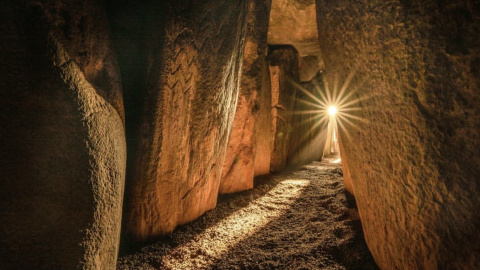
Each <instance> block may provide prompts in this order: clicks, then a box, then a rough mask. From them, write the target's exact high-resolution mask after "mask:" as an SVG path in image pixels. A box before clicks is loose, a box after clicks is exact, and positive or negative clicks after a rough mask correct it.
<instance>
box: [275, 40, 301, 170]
mask: <svg viewBox="0 0 480 270" xmlns="http://www.w3.org/2000/svg"><path fill="white" fill-rule="evenodd" d="M268 59H269V66H270V78H271V88H272V139H271V143H272V148H271V149H272V154H271V159H270V171H272V172H278V171H281V170H283V169H284V168H285V167H286V166H287V159H288V144H289V141H290V133H291V131H292V112H293V110H294V106H295V93H296V92H295V87H294V86H293V85H292V83H290V81H296V82H298V55H297V52H296V50H295V49H294V48H293V47H290V46H282V47H280V48H275V49H274V50H272V51H271V52H270V53H269V56H268Z"/></svg>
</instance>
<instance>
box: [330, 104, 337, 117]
mask: <svg viewBox="0 0 480 270" xmlns="http://www.w3.org/2000/svg"><path fill="white" fill-rule="evenodd" d="M337 111H338V110H337V107H335V106H330V107H329V108H328V114H330V116H334V115H335V114H337Z"/></svg>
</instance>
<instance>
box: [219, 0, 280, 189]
mask: <svg viewBox="0 0 480 270" xmlns="http://www.w3.org/2000/svg"><path fill="white" fill-rule="evenodd" d="M270 4H271V2H270V1H263V0H255V1H250V4H249V10H248V14H247V34H246V45H245V52H244V60H243V67H242V68H243V72H242V77H241V86H240V92H239V97H238V103H237V110H236V113H235V119H234V122H233V128H232V133H231V135H230V140H229V144H228V148H227V154H226V156H225V163H224V164H223V169H222V180H221V182H220V188H219V192H220V193H233V192H237V191H242V190H247V189H251V188H253V177H254V175H255V174H256V175H259V174H261V173H263V174H265V173H269V170H268V167H267V166H268V165H269V161H270V160H269V159H268V164H262V163H265V160H266V157H263V156H264V155H265V154H266V153H268V157H269V155H270V149H263V148H261V146H260V148H259V147H257V138H258V139H259V143H260V144H264V145H267V146H268V145H269V142H268V140H269V139H271V134H270V132H271V128H270V123H271V120H270V103H271V100H270V89H269V88H268V85H265V84H266V81H267V80H268V79H269V77H268V76H269V74H268V73H266V72H264V70H265V66H266V58H265V52H266V49H267V31H268V19H269V13H270ZM263 76H267V78H264V77H263ZM265 92H266V93H265ZM260 113H264V114H265V113H266V117H264V116H260V115H259V114H260ZM260 117H262V118H260ZM257 149H258V150H259V153H258V154H259V158H258V159H256V158H255V156H256V155H257ZM256 162H257V165H255V163H256ZM256 166H257V167H259V170H260V171H257V172H255V169H256ZM264 167H267V169H266V170H265V169H264Z"/></svg>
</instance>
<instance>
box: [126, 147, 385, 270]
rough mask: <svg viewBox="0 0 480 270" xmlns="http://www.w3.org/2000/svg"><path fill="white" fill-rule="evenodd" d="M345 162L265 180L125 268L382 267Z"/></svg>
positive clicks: (224, 199) (330, 161)
mask: <svg viewBox="0 0 480 270" xmlns="http://www.w3.org/2000/svg"><path fill="white" fill-rule="evenodd" d="M339 161H340V160H339V158H338V157H336V156H333V157H327V158H325V159H324V160H323V161H322V162H313V163H311V164H309V165H305V166H303V167H301V168H299V169H297V170H295V171H291V172H286V173H283V174H276V175H275V174H274V175H268V176H264V177H260V178H257V179H256V180H255V188H254V189H253V190H249V191H245V192H240V193H238V194H233V195H227V196H221V197H220V198H219V202H218V205H217V208H215V209H214V210H211V211H209V212H207V213H206V214H205V215H203V216H202V217H200V218H199V219H197V220H195V221H194V222H192V223H189V224H187V225H184V226H181V227H179V228H178V229H176V230H175V231H174V232H173V233H172V234H170V235H168V236H165V237H163V238H161V239H158V241H156V242H154V243H153V244H151V245H149V246H146V247H144V248H142V249H141V250H139V251H137V252H136V253H133V254H130V255H126V256H123V257H120V258H119V262H118V269H119V270H124V269H378V268H377V266H376V265H375V262H374V260H373V258H372V257H371V254H370V252H369V251H368V248H367V246H366V244H365V241H364V240H363V234H362V229H361V223H360V220H359V216H358V212H357V209H356V206H355V200H354V199H353V197H351V196H350V195H349V194H347V193H346V191H345V188H344V185H343V178H342V170H341V166H340V163H339Z"/></svg>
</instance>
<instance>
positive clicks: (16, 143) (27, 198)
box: [0, 1, 126, 269]
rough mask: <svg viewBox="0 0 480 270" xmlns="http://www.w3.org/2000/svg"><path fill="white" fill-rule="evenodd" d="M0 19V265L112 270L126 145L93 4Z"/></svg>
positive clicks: (50, 6)
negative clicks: (0, 34) (0, 32)
mask: <svg viewBox="0 0 480 270" xmlns="http://www.w3.org/2000/svg"><path fill="white" fill-rule="evenodd" d="M13 2H15V3H13ZM0 13H1V14H0V20H1V23H0V25H1V26H0V29H1V31H2V38H1V39H0V44H1V45H0V61H1V63H2V65H0V74H1V75H0V123H1V125H0V141H1V143H0V220H1V223H0V268H1V269H114V268H115V265H116V260H117V253H118V245H119V237H120V225H121V213H122V211H121V210H122V198H123V188H124V178H125V161H126V146H125V135H124V124H123V117H124V116H123V102H122V93H121V86H120V81H119V73H118V70H117V66H116V61H115V58H114V56H113V54H112V51H111V50H110V41H109V34H108V26H107V22H106V16H105V13H104V10H103V7H102V6H101V5H98V4H97V3H95V2H94V1H44V2H42V3H41V4H40V3H39V2H38V1H18V2H17V1H11V3H3V4H2V9H1V11H0Z"/></svg>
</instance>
